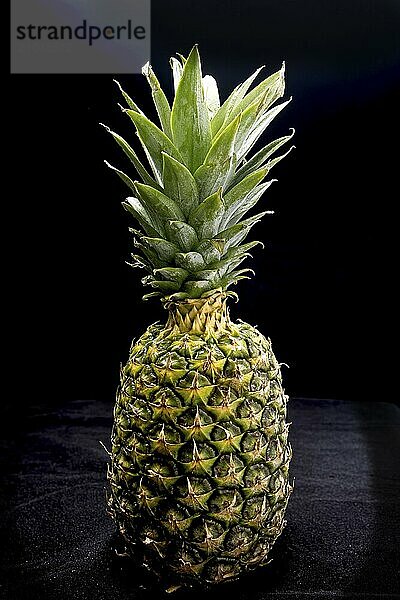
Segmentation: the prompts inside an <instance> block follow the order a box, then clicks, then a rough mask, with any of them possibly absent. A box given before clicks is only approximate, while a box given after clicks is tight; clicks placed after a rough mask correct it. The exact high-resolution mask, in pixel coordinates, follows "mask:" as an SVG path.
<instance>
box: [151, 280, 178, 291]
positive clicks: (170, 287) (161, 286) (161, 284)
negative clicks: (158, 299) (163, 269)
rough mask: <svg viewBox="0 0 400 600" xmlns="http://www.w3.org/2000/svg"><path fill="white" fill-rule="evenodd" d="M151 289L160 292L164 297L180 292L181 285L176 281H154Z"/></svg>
mask: <svg viewBox="0 0 400 600" xmlns="http://www.w3.org/2000/svg"><path fill="white" fill-rule="evenodd" d="M150 285H151V287H153V288H155V289H157V290H159V291H160V292H161V293H162V294H163V295H168V294H172V293H173V292H177V291H178V290H180V287H181V286H180V285H179V283H176V282H175V281H155V280H154V281H152V282H151V283H150Z"/></svg>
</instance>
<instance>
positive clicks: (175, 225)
mask: <svg viewBox="0 0 400 600" xmlns="http://www.w3.org/2000/svg"><path fill="white" fill-rule="evenodd" d="M165 227H166V231H167V233H168V239H169V240H170V241H171V242H173V243H174V244H176V245H177V246H179V248H180V249H181V250H183V251H184V252H190V250H192V248H195V247H196V246H197V244H198V242H199V240H198V237H197V233H196V231H195V230H194V229H193V227H191V226H190V225H189V224H188V223H184V222H183V221H167V223H166V225H165Z"/></svg>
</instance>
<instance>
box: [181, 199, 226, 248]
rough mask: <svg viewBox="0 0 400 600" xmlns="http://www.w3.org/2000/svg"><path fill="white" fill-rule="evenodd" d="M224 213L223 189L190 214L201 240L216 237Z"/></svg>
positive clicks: (190, 219)
mask: <svg viewBox="0 0 400 600" xmlns="http://www.w3.org/2000/svg"><path fill="white" fill-rule="evenodd" d="M224 211H225V206H224V203H223V200H222V196H221V189H219V190H218V191H217V192H215V194H212V195H211V196H209V197H208V198H206V199H205V200H203V202H201V204H199V206H198V207H197V208H195V209H194V210H193V211H192V212H191V213H190V215H189V222H190V224H191V226H192V227H193V229H195V230H196V232H197V235H198V238H199V240H204V239H209V238H212V237H214V236H215V235H216V233H217V232H218V228H219V225H220V222H221V219H222V217H223V215H224Z"/></svg>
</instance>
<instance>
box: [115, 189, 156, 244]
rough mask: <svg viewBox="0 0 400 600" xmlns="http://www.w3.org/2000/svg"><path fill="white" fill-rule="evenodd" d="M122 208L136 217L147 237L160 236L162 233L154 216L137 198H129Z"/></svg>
mask: <svg viewBox="0 0 400 600" xmlns="http://www.w3.org/2000/svg"><path fill="white" fill-rule="evenodd" d="M122 206H123V207H124V208H125V210H126V211H128V212H130V213H131V214H132V215H133V216H134V217H135V219H136V220H137V221H138V222H139V223H140V225H141V226H142V227H143V229H144V231H145V232H146V233H147V235H151V236H159V235H160V232H159V231H158V230H157V224H156V223H155V222H154V220H153V218H152V216H151V215H150V214H149V212H148V211H147V210H146V208H145V207H144V206H143V205H142V203H141V202H140V200H138V199H137V198H127V199H126V200H125V201H124V202H122Z"/></svg>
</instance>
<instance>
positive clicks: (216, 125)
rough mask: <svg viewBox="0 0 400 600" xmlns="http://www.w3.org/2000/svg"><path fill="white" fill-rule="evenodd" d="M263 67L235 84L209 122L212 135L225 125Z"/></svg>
mask: <svg viewBox="0 0 400 600" xmlns="http://www.w3.org/2000/svg"><path fill="white" fill-rule="evenodd" d="M263 68H264V67H260V68H259V69H257V70H256V71H255V72H254V73H253V74H252V75H250V77H248V78H247V79H246V81H244V82H243V83H240V84H239V85H238V86H236V87H235V89H234V90H233V92H232V93H231V94H230V96H229V97H228V98H227V99H226V100H225V102H224V103H223V105H222V106H221V108H220V109H219V110H218V112H217V113H216V114H215V116H214V118H213V120H212V122H211V129H212V134H213V136H215V135H216V134H217V133H218V131H219V130H220V129H221V127H223V126H224V125H226V123H227V122H229V116H230V114H231V112H232V110H233V109H234V108H235V107H236V106H237V105H238V104H239V103H240V101H241V100H242V98H243V97H244V95H245V94H246V92H247V90H248V89H249V87H250V86H251V84H252V83H253V81H254V80H255V78H256V77H257V75H258V74H259V72H260V71H261V70H262V69H263ZM239 112H240V111H239Z"/></svg>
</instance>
